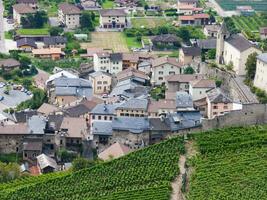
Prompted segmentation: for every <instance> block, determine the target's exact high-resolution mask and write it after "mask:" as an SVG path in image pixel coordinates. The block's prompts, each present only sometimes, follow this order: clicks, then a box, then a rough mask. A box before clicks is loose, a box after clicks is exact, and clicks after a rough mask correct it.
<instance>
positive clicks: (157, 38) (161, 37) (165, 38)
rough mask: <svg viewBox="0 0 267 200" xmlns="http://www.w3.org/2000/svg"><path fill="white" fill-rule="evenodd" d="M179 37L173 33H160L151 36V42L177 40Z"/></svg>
mask: <svg viewBox="0 0 267 200" xmlns="http://www.w3.org/2000/svg"><path fill="white" fill-rule="evenodd" d="M178 41H179V39H178V37H177V36H176V35H174V34H162V35H157V36H154V37H153V38H152V42H163V43H164V42H178Z"/></svg>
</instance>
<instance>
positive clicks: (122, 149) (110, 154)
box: [98, 142, 131, 161]
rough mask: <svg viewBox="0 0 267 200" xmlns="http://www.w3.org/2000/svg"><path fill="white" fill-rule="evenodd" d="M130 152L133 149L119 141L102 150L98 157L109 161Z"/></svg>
mask: <svg viewBox="0 0 267 200" xmlns="http://www.w3.org/2000/svg"><path fill="white" fill-rule="evenodd" d="M130 152H131V149H130V148H129V147H128V146H126V145H124V144H121V143H119V142H115V143H114V144H112V145H111V146H109V147H108V148H106V149H105V150H104V151H102V152H100V153H99V154H98V158H100V159H101V160H104V161H107V160H110V159H116V158H119V157H121V156H125V155H127V154H128V153H130Z"/></svg>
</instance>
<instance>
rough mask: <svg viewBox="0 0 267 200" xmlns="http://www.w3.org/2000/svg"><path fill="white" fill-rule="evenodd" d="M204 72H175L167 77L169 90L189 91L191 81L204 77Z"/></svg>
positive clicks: (166, 83)
mask: <svg viewBox="0 0 267 200" xmlns="http://www.w3.org/2000/svg"><path fill="white" fill-rule="evenodd" d="M204 77H205V76H204V75H203V74H175V75H169V76H166V77H165V80H166V82H165V85H166V88H167V91H168V92H177V91H185V92H187V93H189V83H190V82H191V81H194V80H200V79H204Z"/></svg>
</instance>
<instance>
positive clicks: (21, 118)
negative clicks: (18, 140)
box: [13, 110, 37, 123]
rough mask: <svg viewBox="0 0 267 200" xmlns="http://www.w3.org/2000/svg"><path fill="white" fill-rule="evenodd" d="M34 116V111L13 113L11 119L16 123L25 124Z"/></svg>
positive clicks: (35, 112)
mask: <svg viewBox="0 0 267 200" xmlns="http://www.w3.org/2000/svg"><path fill="white" fill-rule="evenodd" d="M34 115H37V111H36V110H30V111H20V112H15V113H14V114H13V117H14V119H15V120H16V122H17V123H25V122H27V120H28V119H29V118H30V117H32V116H34Z"/></svg>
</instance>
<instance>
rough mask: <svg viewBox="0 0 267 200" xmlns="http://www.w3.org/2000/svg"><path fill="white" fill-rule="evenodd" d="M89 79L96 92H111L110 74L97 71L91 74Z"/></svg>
mask: <svg viewBox="0 0 267 200" xmlns="http://www.w3.org/2000/svg"><path fill="white" fill-rule="evenodd" d="M89 80H90V81H91V83H92V87H93V91H94V94H104V93H109V92H110V89H111V80H112V77H111V75H110V74H108V73H106V72H102V71H97V72H94V73H92V74H90V75H89Z"/></svg>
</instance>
